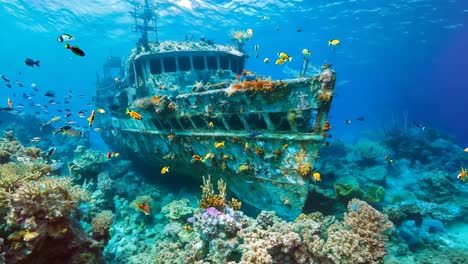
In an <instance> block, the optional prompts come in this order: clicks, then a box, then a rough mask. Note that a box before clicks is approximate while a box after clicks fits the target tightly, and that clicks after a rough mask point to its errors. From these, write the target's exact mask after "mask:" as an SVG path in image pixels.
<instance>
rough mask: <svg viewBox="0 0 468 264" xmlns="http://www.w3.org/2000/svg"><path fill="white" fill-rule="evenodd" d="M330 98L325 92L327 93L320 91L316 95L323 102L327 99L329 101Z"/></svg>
mask: <svg viewBox="0 0 468 264" xmlns="http://www.w3.org/2000/svg"><path fill="white" fill-rule="evenodd" d="M330 99H331V96H330V95H329V94H327V93H322V94H320V95H319V97H318V100H319V101H323V102H328V101H330Z"/></svg>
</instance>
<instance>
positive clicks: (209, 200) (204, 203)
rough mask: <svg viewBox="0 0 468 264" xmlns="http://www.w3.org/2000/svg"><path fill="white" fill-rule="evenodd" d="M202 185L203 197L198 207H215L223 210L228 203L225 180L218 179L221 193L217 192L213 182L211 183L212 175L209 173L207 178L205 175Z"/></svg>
mask: <svg viewBox="0 0 468 264" xmlns="http://www.w3.org/2000/svg"><path fill="white" fill-rule="evenodd" d="M200 187H201V188H202V197H201V200H200V202H199V203H198V207H200V208H203V209H206V208H208V207H214V208H216V209H217V210H219V211H223V210H224V206H225V205H226V183H224V181H223V180H218V192H219V194H216V193H215V191H214V189H213V184H211V177H210V175H208V178H206V179H205V177H203V185H202V186H200Z"/></svg>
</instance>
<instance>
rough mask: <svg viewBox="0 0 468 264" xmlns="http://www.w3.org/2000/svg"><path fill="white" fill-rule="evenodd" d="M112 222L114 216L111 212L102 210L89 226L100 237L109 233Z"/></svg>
mask: <svg viewBox="0 0 468 264" xmlns="http://www.w3.org/2000/svg"><path fill="white" fill-rule="evenodd" d="M113 222H114V214H113V213H112V211H110V210H104V211H102V212H100V213H99V214H97V215H96V216H95V217H94V218H93V220H92V222H91V226H92V229H93V232H94V233H96V234H98V235H100V236H105V235H107V234H108V233H109V228H110V226H111V225H112V223H113Z"/></svg>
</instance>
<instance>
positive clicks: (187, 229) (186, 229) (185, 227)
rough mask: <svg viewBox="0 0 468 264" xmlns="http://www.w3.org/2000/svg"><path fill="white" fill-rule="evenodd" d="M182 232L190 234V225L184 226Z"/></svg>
mask: <svg viewBox="0 0 468 264" xmlns="http://www.w3.org/2000/svg"><path fill="white" fill-rule="evenodd" d="M184 230H185V231H187V232H190V225H189V224H185V226H184Z"/></svg>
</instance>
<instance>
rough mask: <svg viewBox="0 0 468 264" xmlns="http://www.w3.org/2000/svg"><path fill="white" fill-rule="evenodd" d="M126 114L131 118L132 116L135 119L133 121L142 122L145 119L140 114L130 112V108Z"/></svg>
mask: <svg viewBox="0 0 468 264" xmlns="http://www.w3.org/2000/svg"><path fill="white" fill-rule="evenodd" d="M125 114H126V115H129V116H130V117H131V118H133V119H138V120H142V119H143V117H142V116H141V115H140V113H138V112H135V111H133V110H128V108H127V110H126V111H125Z"/></svg>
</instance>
